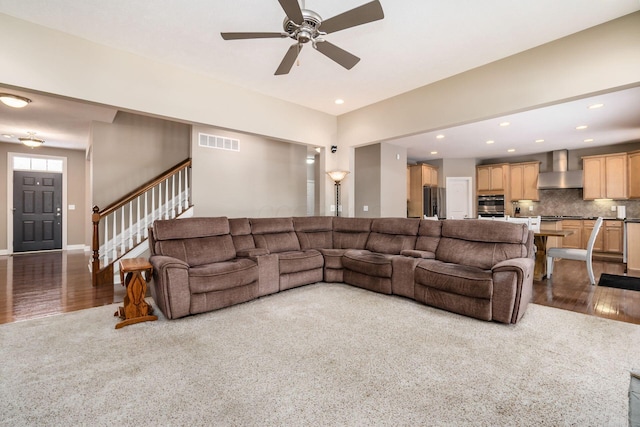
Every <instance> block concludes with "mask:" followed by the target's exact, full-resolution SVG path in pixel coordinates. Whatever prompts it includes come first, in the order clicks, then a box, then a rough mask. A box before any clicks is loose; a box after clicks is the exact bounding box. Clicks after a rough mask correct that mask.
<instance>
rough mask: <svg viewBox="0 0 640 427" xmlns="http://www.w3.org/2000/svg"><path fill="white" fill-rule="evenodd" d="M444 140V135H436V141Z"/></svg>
mask: <svg viewBox="0 0 640 427" xmlns="http://www.w3.org/2000/svg"><path fill="white" fill-rule="evenodd" d="M442 138H444V135H443V134H440V135H436V139H442Z"/></svg>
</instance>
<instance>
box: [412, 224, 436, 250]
mask: <svg viewBox="0 0 640 427" xmlns="http://www.w3.org/2000/svg"><path fill="white" fill-rule="evenodd" d="M440 237H442V221H433V220H431V219H423V220H420V228H419V229H418V239H417V240H416V250H418V251H429V252H433V253H435V252H436V249H438V243H439V242H440Z"/></svg>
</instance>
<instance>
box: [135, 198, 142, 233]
mask: <svg viewBox="0 0 640 427" xmlns="http://www.w3.org/2000/svg"><path fill="white" fill-rule="evenodd" d="M136 225H137V227H136V228H137V229H138V235H137V237H136V243H140V241H141V240H142V233H141V231H142V230H140V227H141V226H142V218H140V196H138V197H136Z"/></svg>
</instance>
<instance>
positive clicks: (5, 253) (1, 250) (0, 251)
mask: <svg viewBox="0 0 640 427" xmlns="http://www.w3.org/2000/svg"><path fill="white" fill-rule="evenodd" d="M2 255H9V250H8V249H0V256H2Z"/></svg>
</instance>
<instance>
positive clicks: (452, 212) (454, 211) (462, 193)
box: [446, 176, 474, 219]
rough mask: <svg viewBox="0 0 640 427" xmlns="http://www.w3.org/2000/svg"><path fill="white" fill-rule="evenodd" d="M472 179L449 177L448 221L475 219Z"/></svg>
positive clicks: (447, 189)
mask: <svg viewBox="0 0 640 427" xmlns="http://www.w3.org/2000/svg"><path fill="white" fill-rule="evenodd" d="M471 183H472V181H471V177H470V176H463V177H447V179H446V186H447V187H446V202H447V205H446V206H447V219H463V218H473V216H474V215H473V188H472V186H471Z"/></svg>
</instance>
